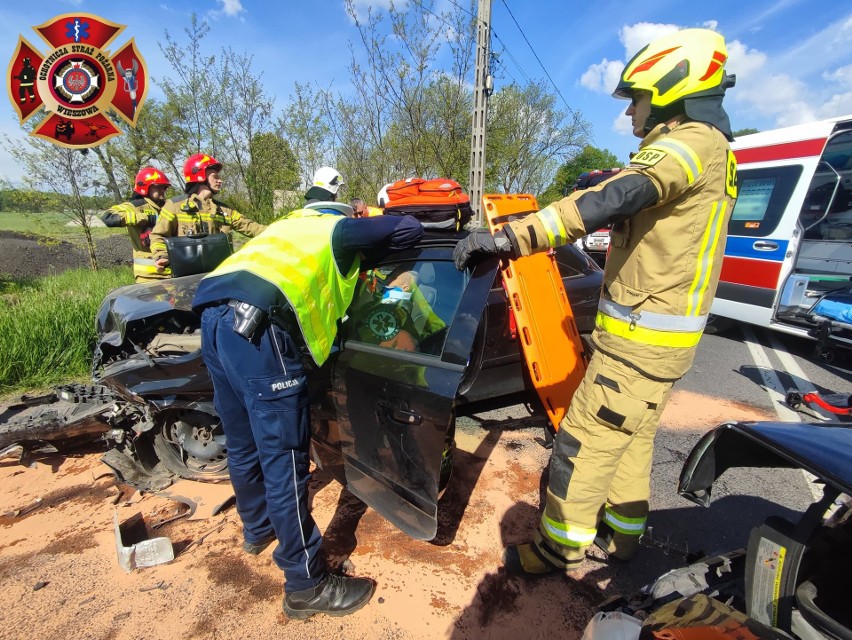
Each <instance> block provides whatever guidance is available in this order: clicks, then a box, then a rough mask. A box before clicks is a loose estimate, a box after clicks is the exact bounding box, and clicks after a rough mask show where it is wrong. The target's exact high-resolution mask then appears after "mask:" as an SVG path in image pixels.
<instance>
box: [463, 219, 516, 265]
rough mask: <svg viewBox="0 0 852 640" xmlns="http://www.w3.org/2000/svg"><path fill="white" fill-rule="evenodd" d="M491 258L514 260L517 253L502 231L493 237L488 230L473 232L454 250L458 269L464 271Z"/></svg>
mask: <svg viewBox="0 0 852 640" xmlns="http://www.w3.org/2000/svg"><path fill="white" fill-rule="evenodd" d="M491 256H497V257H498V258H501V259H503V258H506V259H508V258H513V257H515V251H514V249H513V247H512V243H511V242H510V241H509V238H508V237H507V235H506V233H505V232H504V231H503V230H502V229H501V230H500V231H497V232H495V233H494V235H491V232H490V231H489V230H488V229H477V230H476V231H471V232H470V235H469V236H468V237H467V238H465V239H464V240H462V241H461V242H459V243H458V244H457V245H456V248H455V249H454V250H453V261H454V262H455V263H456V269H458V270H459V271H464V270H465V267H467V266H468V265H469V264H471V263H476V262H480V261H482V260H485V259H486V258H489V257H491Z"/></svg>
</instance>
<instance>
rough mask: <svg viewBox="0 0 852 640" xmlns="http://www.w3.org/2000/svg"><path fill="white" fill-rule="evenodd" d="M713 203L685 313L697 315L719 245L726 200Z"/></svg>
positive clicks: (726, 205) (726, 204) (726, 206)
mask: <svg viewBox="0 0 852 640" xmlns="http://www.w3.org/2000/svg"><path fill="white" fill-rule="evenodd" d="M719 205H720V203H719V202H718V201H716V202H714V203H713V210H712V211H711V212H710V219H709V220H708V221H707V228H706V229H705V230H704V237H703V238H702V240H701V250H700V251H699V252H698V266H697V267H696V268H695V277H694V278H693V279H692V286H691V287H690V288H689V302H688V304H687V305H686V315H688V316H697V315H698V313H699V311H701V300H702V299H703V298H704V293H705V292H706V291H707V286H708V285H709V284H710V274H711V273H713V261H714V260H715V258H716V249H717V248H718V246H719V238H720V237H721V235H722V223H723V222H724V221H725V211H726V210H727V208H728V201H727V200H725V201H723V202H722V203H721V206H719Z"/></svg>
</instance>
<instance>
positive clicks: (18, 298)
mask: <svg viewBox="0 0 852 640" xmlns="http://www.w3.org/2000/svg"><path fill="white" fill-rule="evenodd" d="M132 283H133V274H132V271H131V269H130V267H120V268H115V269H101V270H100V271H97V272H95V271H90V270H88V269H73V270H70V271H66V272H64V273H62V274H59V275H55V276H48V277H46V278H40V279H37V280H30V281H13V282H11V283H10V282H7V283H4V290H3V295H2V296H0V394H8V393H12V392H15V391H19V390H26V389H30V388H33V387H46V386H50V385H53V384H58V383H62V382H65V381H67V380H69V379H71V378H75V377H81V376H83V377H86V376H88V374H89V370H90V367H91V362H92V347H93V345H94V341H95V316H96V314H97V311H98V307H100V304H101V302H102V301H103V299H104V296H105V295H106V294H107V293H108V292H109V291H111V290H112V289H115V288H116V287H120V286H122V285H126V284H132Z"/></svg>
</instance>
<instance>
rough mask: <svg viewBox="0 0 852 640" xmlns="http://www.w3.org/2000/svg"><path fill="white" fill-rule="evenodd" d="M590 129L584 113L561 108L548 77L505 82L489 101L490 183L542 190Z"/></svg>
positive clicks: (494, 187) (508, 190) (510, 190)
mask: <svg viewBox="0 0 852 640" xmlns="http://www.w3.org/2000/svg"><path fill="white" fill-rule="evenodd" d="M587 130H588V124H587V123H586V122H585V121H584V120H583V118H582V116H581V115H580V114H579V112H577V111H571V112H570V113H566V112H563V111H560V110H558V109H557V108H556V96H554V95H553V94H551V93H548V92H547V91H546V90H545V85H544V83H543V82H538V83H530V84H528V85H527V86H525V87H520V86H518V85H517V84H514V83H513V84H510V85H507V86H505V87H503V88H502V89H501V90H500V91H498V92H497V93H495V94H494V95H493V96H491V102H490V104H489V113H488V137H487V139H486V142H487V149H486V152H485V157H486V160H487V164H488V167H487V169H486V187H487V188H489V189H491V190H496V191H502V192H503V193H521V192H522V193H539V192H540V191H542V190H543V189H544V188H545V186H546V185H547V182H548V180H549V179H550V177H551V176H552V175H553V172H554V171H555V170H556V167H557V166H558V163H559V161H560V159H561V160H564V159H565V158H566V157H568V156H569V154H571V153H572V152H573V153H576V152H577V150H578V149H580V147H581V146H582V145H583V144H584V143H585V140H586V135H587Z"/></svg>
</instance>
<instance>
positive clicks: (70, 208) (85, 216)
mask: <svg viewBox="0 0 852 640" xmlns="http://www.w3.org/2000/svg"><path fill="white" fill-rule="evenodd" d="M5 137H6V148H7V149H8V150H9V152H10V153H11V154H12V157H13V158H15V160H16V161H17V162H18V164H19V165H20V166H21V167H22V168H23V169H24V178H23V182H24V184H25V186H26V187H27V188H29V189H39V188H42V189H44V188H46V189H48V190H49V191H51V192H52V193H54V194H55V195H56V196H57V199H56V202H57V204H58V208H59V212H60V213H62V214H63V215H65V216H66V217H67V218H69V219H70V220H71V221H72V222H74V223H75V224H79V225H80V228H81V229H82V230H83V235H84V236H85V238H86V249H87V250H88V252H89V262H90V264H91V267H92V269H93V270H95V271H97V269H98V259H97V257H96V255H95V243H94V240H93V239H92V229H91V225H90V222H91V217H92V215H94V211H92V210H90V209H89V207H88V206H87V204H88V203H87V200H86V198H85V192H86V191H87V190H89V189H91V188H93V187H96V186H97V184H98V182H97V180H96V177H98V176H99V173H98V171H97V169H96V168H95V160H94V157H93V154H90V153H87V151H88V149H85V150H82V151H81V150H77V149H66V148H65V147H58V146H56V145H54V144H52V143H50V142H47V141H45V140H41V139H38V138H32V137H27V138H26V139H25V140H24V141H15V140H12V139H11V138H10V137H9V136H8V135H7V136H5Z"/></svg>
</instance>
